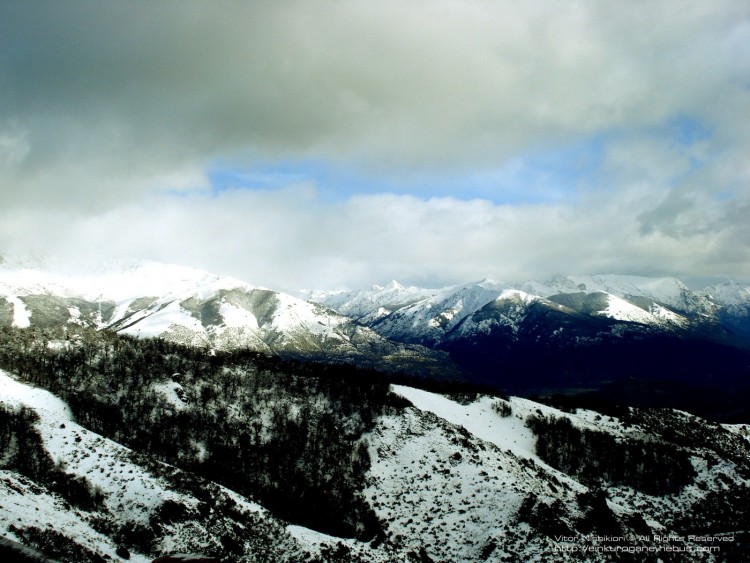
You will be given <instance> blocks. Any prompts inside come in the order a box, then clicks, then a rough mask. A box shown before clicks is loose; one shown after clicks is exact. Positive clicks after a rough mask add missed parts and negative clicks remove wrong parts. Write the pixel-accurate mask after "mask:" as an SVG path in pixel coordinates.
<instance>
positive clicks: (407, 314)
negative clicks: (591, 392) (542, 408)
mask: <svg viewBox="0 0 750 563" xmlns="http://www.w3.org/2000/svg"><path fill="white" fill-rule="evenodd" d="M399 287H400V286H399ZM520 287H521V289H513V288H509V287H507V286H504V285H502V284H497V283H490V282H481V283H478V284H467V285H464V286H453V287H449V288H445V289H442V290H431V293H428V292H425V296H424V297H423V298H422V299H421V300H418V301H416V302H410V303H409V304H406V305H404V306H401V307H398V308H395V309H394V310H392V311H389V310H388V309H387V308H384V307H383V306H382V305H381V303H380V302H378V301H377V299H376V297H377V295H375V294H373V293H372V292H363V294H364V295H366V296H367V298H366V299H364V298H361V296H359V295H357V294H355V293H350V294H347V297H346V299H347V300H344V301H341V297H342V296H341V295H339V296H337V299H338V301H333V300H331V301H330V303H331V304H332V305H335V306H337V307H340V310H348V309H347V308H348V307H349V304H350V303H356V304H357V307H358V309H357V314H358V315H359V316H360V318H362V319H371V318H372V319H375V320H373V321H371V322H369V326H371V327H372V328H373V330H376V331H378V332H379V333H380V334H382V335H383V336H386V337H387V338H390V339H393V340H399V341H402V342H408V343H418V344H422V345H426V346H429V347H432V348H434V349H437V350H444V351H447V352H448V353H449V354H450V356H451V358H452V359H453V360H455V361H456V362H457V364H458V365H459V366H460V367H461V369H462V370H463V371H464V374H465V376H466V377H467V378H468V379H469V380H471V381H475V382H479V383H482V384H487V385H490V386H493V387H495V388H500V389H505V390H509V391H513V392H516V393H526V394H528V393H540V392H541V393H550V392H555V391H559V392H571V391H572V392H580V391H581V390H588V389H603V387H604V386H607V385H610V384H612V383H617V382H621V381H624V380H629V379H633V378H635V379H638V380H646V381H652V382H662V383H665V384H667V383H670V384H673V385H675V386H687V387H686V389H685V391H684V392H683V391H680V393H683V394H682V395H679V394H678V393H675V394H673V396H671V397H670V396H663V395H661V393H662V391H661V390H660V391H658V393H657V394H653V395H651V396H647V395H648V389H646V388H644V387H643V386H641V387H639V389H641V391H642V392H643V391H644V390H645V392H646V394H645V395H643V399H644V404H659V403H660V401H661V404H663V405H664V406H679V407H682V408H686V407H687V405H689V404H692V403H694V401H691V400H690V398H689V396H688V395H687V393H690V392H691V391H690V389H692V392H693V393H696V392H697V393H702V392H705V391H710V393H709V395H713V394H715V393H714V392H718V394H719V395H721V397H719V396H716V397H713V396H712V400H713V403H712V404H710V405H708V404H707V405H706V408H705V409H701V411H700V412H702V413H704V414H709V413H715V415H716V416H724V415H726V416H730V415H729V414H728V413H727V412H722V403H725V402H726V399H727V398H728V397H729V396H731V395H732V394H739V395H742V396H744V395H743V394H747V393H749V392H750V380H748V377H747V376H748V368H747V366H748V365H750V322H749V321H748V319H750V302H748V301H746V298H747V296H748V295H750V293H749V292H747V290H746V288H743V287H742V286H739V285H737V284H734V285H732V284H729V285H723V286H720V287H719V286H717V287H714V288H713V289H711V288H708V289H706V290H704V291H691V290H690V289H688V288H687V286H685V284H683V283H682V282H680V281H679V280H676V279H674V278H645V277H637V276H617V275H605V276H569V277H562V276H557V277H555V278H553V279H552V280H549V281H547V282H527V283H525V284H522V285H521V286H520ZM398 291H399V290H398V287H396V286H393V287H391V289H390V290H389V291H388V292H387V293H388V299H389V300H390V301H392V302H397V301H398V295H397V294H398ZM403 295H404V297H405V296H406V295H409V296H411V297H414V296H418V295H420V292H419V291H418V290H416V289H415V288H409V290H408V291H406V290H405V289H404V293H403ZM326 302H329V301H326ZM364 303H370V304H371V305H372V307H373V310H371V313H372V314H370V315H369V316H368V314H367V312H366V311H365V310H364V309H363V308H362V307H361V306H362V305H363V304H364ZM374 307H377V308H378V309H377V311H378V314H377V315H376V314H374V311H375V309H374ZM384 311H385V312H384ZM739 395H738V396H739ZM727 404H728V403H727ZM691 408H692V407H691ZM732 409H734V406H732ZM731 416H734V415H731ZM742 416H745V415H742Z"/></svg>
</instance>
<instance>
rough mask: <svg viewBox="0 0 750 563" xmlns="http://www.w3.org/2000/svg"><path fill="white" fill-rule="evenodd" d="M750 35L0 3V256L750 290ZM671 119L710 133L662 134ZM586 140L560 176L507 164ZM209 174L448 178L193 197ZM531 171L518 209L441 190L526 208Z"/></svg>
mask: <svg viewBox="0 0 750 563" xmlns="http://www.w3.org/2000/svg"><path fill="white" fill-rule="evenodd" d="M748 30H750V13H749V12H748V10H747V7H746V6H744V5H743V3H741V2H739V3H738V2H736V1H735V0H717V1H715V2H705V1H704V0H673V1H669V0H667V1H662V2H658V3H654V2H648V1H633V2H601V1H597V0H573V1H571V2H566V3H564V4H560V3H551V2H547V1H541V0H539V1H532V2H526V3H523V4H521V3H518V2H495V1H483V0H472V1H468V2H466V1H462V2H459V1H453V0H438V1H434V0H429V1H428V0H414V1H409V2H400V1H399V2H396V1H385V2H367V1H356V0H355V1H353V2H336V1H327V0H309V1H291V2H270V1H269V2H266V1H260V2H249V3H235V2H226V3H219V4H215V3H210V4H209V3H204V2H197V1H196V2H193V1H183V2H158V3H153V2H134V3H127V4H124V3H98V4H94V3H90V2H75V1H73V2H66V3H64V4H49V5H46V6H45V10H38V9H36V7H35V6H34V5H33V4H30V3H21V2H18V3H3V4H2V6H0V52H2V53H3V54H4V56H3V58H2V59H0V84H2V85H3V87H2V88H0V124H6V125H7V124H12V127H9V126H6V127H5V128H4V129H0V209H1V211H0V215H2V218H3V224H2V226H0V244H1V245H2V246H3V247H5V249H6V250H7V249H11V250H13V249H15V250H17V251H24V250H34V249H35V250H37V251H43V252H49V253H62V254H68V255H76V254H86V255H95V256H96V255H101V256H104V255H110V256H115V255H127V256H138V255H142V256H148V257H151V258H154V259H160V260H169V261H178V262H185V263H188V264H194V265H200V266H204V267H208V268H211V269H216V270H220V271H226V272H228V273H235V274H237V275H242V276H243V277H246V278H247V279H248V281H251V282H253V283H267V284H275V285H283V286H287V287H291V288H294V287H298V286H303V285H304V286H314V285H327V286H331V285H341V284H347V285H366V284H369V283H372V282H376V281H387V278H389V277H399V278H401V279H403V280H405V281H408V280H409V279H413V280H417V279H419V281H422V282H425V283H428V282H429V280H435V281H436V282H437V281H463V280H465V279H472V278H477V277H482V276H493V277H497V278H500V279H517V278H519V277H532V276H537V275H545V274H547V273H552V272H556V271H562V272H570V271H579V272H580V271H588V272H593V271H596V272H606V271H617V272H623V271H629V272H633V273H635V272H641V273H649V272H656V271H659V272H664V273H675V274H681V273H683V272H684V273H688V274H691V275H737V276H744V277H747V276H750V272H748V270H747V266H746V264H748V263H749V261H748V260H746V258H747V255H746V254H747V253H746V251H745V250H744V248H747V247H748V246H749V245H748V244H747V243H748V242H750V236H748V233H747V227H745V226H744V225H745V223H746V222H747V221H746V218H745V217H744V216H742V214H740V213H738V212H737V210H741V209H747V204H748V201H749V200H750V194H749V193H748V185H749V184H748V178H749V177H750V174H749V173H748V168H747V162H749V161H750V158H748V153H747V148H746V147H747V146H750V145H749V143H750V138H749V137H748V129H747V126H746V124H745V120H743V119H742V117H743V116H745V115H748V114H750V90H748V84H750V64H748V62H747V61H748V60H750V57H748V56H747V55H748V47H747V44H748V42H747V41H746V39H747V37H748V33H749V32H748ZM680 118H686V119H689V120H690V122H691V123H696V124H699V125H700V127H702V128H704V129H705V131H706V132H707V133H706V137H705V138H704V139H701V140H700V142H682V141H681V140H680V139H676V138H675V137H674V136H670V134H667V133H664V131H663V128H664V127H665V126H666V125H667V124H669V123H670V122H672V121H673V120H675V119H680ZM598 136H599V137H602V138H604V139H606V142H604V143H603V147H602V148H601V151H602V154H601V158H600V161H599V160H597V158H598V157H597V158H593V159H592V160H593V164H591V165H590V166H591V168H592V170H591V171H589V172H592V174H591V175H590V176H588V177H586V178H584V179H583V180H581V181H580V182H578V181H577V180H575V179H574V180H575V181H571V182H569V183H565V182H563V180H565V178H562V177H559V176H555V174H554V173H551V174H549V175H548V172H549V171H547V170H545V169H539V170H528V172H527V171H526V169H525V168H523V166H526V165H528V163H529V162H531V160H530V159H529V156H528V155H530V154H539V152H540V151H542V152H545V151H546V152H548V153H549V152H554V151H560V152H561V154H566V153H565V151H566V149H567V148H568V147H570V146H574V145H576V144H581V143H584V145H585V142H586V141H587V140H589V139H592V138H596V137H598ZM222 159H226V160H227V161H231V162H235V163H238V165H242V164H247V165H248V167H250V168H252V166H253V165H254V164H255V163H257V162H259V161H261V162H264V163H267V162H281V163H288V162H295V161H300V160H308V161H315V162H322V163H324V164H325V165H326V166H330V167H331V168H333V169H335V168H336V167H337V166H345V167H346V168H347V170H360V171H361V173H362V176H363V177H368V178H372V177H377V176H378V175H381V176H382V177H383V178H386V179H391V180H394V182H392V183H391V185H398V181H399V180H402V181H403V182H402V183H403V184H404V185H406V186H407V187H408V185H409V179H410V178H413V177H427V178H429V177H435V178H439V177H441V174H445V175H446V177H451V178H456V179H458V180H457V181H456V183H455V185H454V186H452V187H451V188H450V190H446V189H442V190H441V191H440V195H441V196H444V197H439V198H433V199H430V198H429V197H428V196H424V193H420V194H419V196H420V197H409V196H408V195H405V194H403V193H401V194H376V193H372V190H371V189H370V190H369V191H368V192H367V194H365V193H364V192H362V193H361V194H360V195H356V194H357V193H358V188H357V186H356V185H352V186H349V187H347V189H346V192H345V193H346V195H342V196H341V197H339V198H338V200H336V201H328V200H327V199H325V200H324V199H323V198H318V197H317V196H316V195H315V191H314V189H313V188H311V187H310V186H309V185H305V181H306V179H305V178H301V179H299V182H301V183H300V184H299V185H296V186H295V187H290V188H288V189H286V190H283V189H282V190H279V191H273V192H262V191H252V190H244V191H227V192H222V193H221V194H219V195H213V196H212V195H211V192H210V189H209V188H210V185H209V184H210V182H209V179H208V178H207V171H208V169H209V167H210V165H211V163H214V162H216V161H217V160H222ZM514 163H521V164H520V165H519V166H521V168H520V170H522V171H523V173H518V174H515V175H514V174H513V173H512V171H513V170H514V166H515V164H514ZM696 163H698V164H699V165H696ZM542 164H543V163H542ZM537 166H541V165H539V164H537ZM542 168H543V167H542ZM497 171H506V172H507V173H506V174H505V175H504V176H502V174H501V176H502V178H499V180H498V181H497V182H496V183H495V184H493V183H492V178H493V173H496V172H497ZM553 172H554V171H553ZM532 177H533V178H538V179H539V185H538V186H534V187H533V189H534V190H536V191H535V193H534V197H529V198H527V199H526V200H527V201H537V202H538V203H537V204H536V205H516V206H511V205H499V204H493V203H490V202H489V201H480V200H470V201H466V200H467V198H468V197H469V196H467V194H468V193H471V192H469V191H468V190H469V187H468V186H466V187H465V186H463V185H462V184H461V181H460V179H461V178H484V179H486V180H483V181H484V182H485V184H486V185H485V186H484V187H483V190H484V191H483V192H482V195H483V196H485V197H487V198H488V199H492V200H493V201H524V197H522V195H523V193H524V190H526V189H530V188H528V187H527V186H523V185H510V184H513V183H514V180H515V183H516V184H519V183H521V182H523V180H524V179H525V178H532ZM558 179H559V180H560V184H561V186H562V187H557V188H556V186H555V182H556V181H557V180H558ZM468 183H470V182H468ZM468 183H467V184H468ZM317 187H318V188H319V189H320V190H321V193H322V192H323V191H324V187H325V186H317ZM493 190H494V192H498V193H493ZM407 191H408V189H407ZM505 191H507V195H508V196H509V197H503V195H504V193H505ZM449 192H450V193H451V195H450V197H449V196H446V195H445V194H446V193H449ZM351 194H355V195H354V196H351ZM473 195H476V194H473ZM332 199H334V200H335V199H336V198H332ZM545 202H546V203H545ZM738 246H739V248H738Z"/></svg>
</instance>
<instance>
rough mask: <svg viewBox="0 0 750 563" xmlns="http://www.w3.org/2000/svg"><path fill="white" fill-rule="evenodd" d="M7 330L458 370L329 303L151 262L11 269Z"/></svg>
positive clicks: (6, 281)
mask: <svg viewBox="0 0 750 563" xmlns="http://www.w3.org/2000/svg"><path fill="white" fill-rule="evenodd" d="M0 323H4V324H10V325H12V326H17V327H27V326H30V325H34V326H37V327H50V326H63V325H66V324H77V325H81V326H87V327H91V328H96V329H109V330H114V331H116V332H118V333H120V334H127V335H132V336H136V337H157V336H158V337H161V338H164V339H167V340H170V341H173V342H177V343H181V344H186V345H190V346H198V347H202V348H206V349H213V350H234V349H250V350H255V351H258V352H263V353H268V354H279V355H283V356H285V357H297V358H301V359H315V360H322V361H329V362H339V363H341V362H349V363H356V364H358V365H373V366H374V365H377V366H379V367H381V368H384V369H386V370H389V369H390V370H402V369H403V370H406V371H417V372H419V371H425V372H433V373H437V372H438V371H443V370H444V368H445V366H446V364H449V363H450V362H449V360H448V359H447V358H446V357H445V355H444V354H439V353H436V352H434V351H431V350H427V349H424V348H421V347H418V346H413V345H409V344H404V343H395V342H391V341H389V340H388V339H387V338H385V337H383V336H381V335H380V334H378V333H376V332H375V331H373V330H371V329H369V328H367V327H365V326H363V325H361V324H359V323H356V322H352V320H351V319H349V318H348V317H346V316H344V315H342V314H339V313H336V312H334V311H333V310H332V309H330V308H327V307H325V306H322V305H320V304H316V303H312V302H309V301H305V300H302V299H299V298H296V297H293V296H291V295H287V294H283V293H278V292H274V291H271V290H269V289H265V288H262V287H256V286H253V285H250V284H248V283H246V282H243V281H240V280H237V279H234V278H229V277H222V276H217V275H214V274H211V273H209V272H205V271H202V270H197V269H193V268H186V267H181V266H175V265H167V264H159V263H149V262H139V263H131V264H123V263H114V264H109V265H106V266H103V267H100V268H99V270H98V271H96V272H94V273H88V274H85V275H81V274H76V275H69V274H56V273H50V272H47V271H44V270H40V269H29V268H23V269H8V268H7V267H6V268H4V269H1V270H0Z"/></svg>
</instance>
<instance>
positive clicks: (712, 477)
mask: <svg viewBox="0 0 750 563" xmlns="http://www.w3.org/2000/svg"><path fill="white" fill-rule="evenodd" d="M40 336H41V335H39V334H38V333H37V335H33V333H32V332H30V331H28V330H23V329H14V330H11V331H10V333H9V334H6V335H4V337H3V338H4V340H3V343H2V346H0V352H2V354H0V360H1V361H2V362H3V363H4V365H8V364H14V365H15V366H16V369H18V370H19V371H20V372H23V374H24V375H23V376H20V375H19V376H14V377H11V376H9V375H8V374H7V373H3V374H0V377H1V378H2V381H0V383H2V384H1V385H0V406H1V407H2V411H1V412H2V413H3V415H2V419H0V422H1V423H2V424H1V425H0V441H1V442H2V443H1V444H0V445H2V448H0V451H2V452H3V455H2V456H0V457H1V461H2V464H1V465H0V487H2V488H3V489H2V490H3V492H4V493H5V494H3V495H1V496H0V536H3V537H6V538H8V539H11V540H14V541H18V542H20V543H22V544H24V545H27V546H31V547H34V548H35V549H37V550H39V551H42V552H43V553H45V554H47V555H49V556H52V557H56V558H58V559H59V560H61V561H75V562H80V561H98V560H99V559H97V557H104V556H107V557H109V558H110V559H111V560H114V561H119V560H123V559H124V555H123V554H125V553H126V551H124V550H127V556H128V557H129V558H130V560H135V561H150V560H151V559H152V558H153V557H156V556H158V555H162V554H164V553H174V552H194V553H202V554H204V555H209V556H212V557H216V558H218V559H220V560H222V561H270V560H273V561H316V560H317V561H331V562H333V561H361V562H369V561H372V562H384V561H388V562H398V561H404V562H407V561H455V562H457V563H459V562H466V563H469V562H472V563H473V562H475V561H518V560H523V561H533V560H544V561H549V560H553V561H580V560H581V559H582V555H581V552H580V551H578V552H576V551H575V550H574V549H573V548H575V547H576V546H577V547H578V548H579V549H581V548H582V547H585V548H586V549H591V550H592V551H590V552H586V554H585V557H584V559H585V560H587V561H610V560H612V558H613V555H612V554H613V553H615V551H607V550H616V549H618V546H620V547H619V549H622V548H623V547H627V548H628V549H629V550H630V554H636V556H635V560H648V559H644V558H643V557H641V556H639V555H638V554H641V555H643V554H648V553H649V552H648V551H647V550H648V549H651V550H658V551H651V554H652V555H653V554H656V555H658V557H659V558H661V560H662V561H682V560H684V554H685V551H686V550H693V551H692V552H691V553H694V555H695V558H694V559H695V560H698V561H701V560H702V561H723V560H736V559H737V556H738V555H739V554H741V553H742V549H743V545H744V544H743V542H744V541H745V539H746V536H745V535H744V534H745V532H743V530H747V529H748V525H750V513H748V510H747V506H749V505H750V504H748V501H750V489H749V487H750V464H749V463H748V459H750V442H749V441H748V440H747V429H746V427H744V426H743V427H730V426H726V427H725V426H721V425H718V424H715V423H709V422H706V421H704V420H702V419H700V418H697V417H694V416H691V415H687V414H685V413H681V412H676V411H642V410H638V409H622V410H621V411H619V412H617V413H610V414H605V413H597V412H594V411H590V410H578V411H576V412H563V411H561V410H558V409H556V408H552V407H549V406H545V405H542V404H539V403H535V402H533V401H530V400H526V399H520V398H515V397H508V398H500V397H493V396H486V395H477V394H464V395H454V396H443V395H439V394H436V393H432V392H428V391H424V390H419V389H415V388H412V387H406V386H392V387H390V388H389V387H388V386H387V385H385V384H383V383H382V382H377V381H373V382H370V383H368V382H366V381H365V379H364V378H362V377H354V378H352V377H348V376H347V375H346V374H343V373H335V372H332V371H331V370H332V369H333V368H331V367H330V366H329V367H327V368H325V371H322V372H319V371H315V370H312V371H311V368H310V367H309V366H308V367H304V366H299V365H294V364H284V363H283V362H281V363H280V362H279V361H278V360H272V359H269V358H263V357H262V356H258V357H254V356H248V355H234V356H226V355H223V354H218V355H216V356H213V357H212V358H211V359H210V360H209V359H208V358H206V357H205V356H202V355H200V354H199V353H197V352H196V351H194V350H190V349H188V348H181V347H178V346H174V345H170V344H166V343H161V344H159V343H158V342H154V341H139V340H134V339H130V338H123V337H116V336H113V335H104V334H101V333H94V332H85V331H84V332H81V333H80V338H74V339H72V340H71V341H69V343H68V344H65V345H63V343H57V341H54V340H49V339H47V340H44V339H39V337H40ZM50 344H53V345H52V346H50ZM41 350H46V352H45V353H44V354H40V353H39V352H40V351H41ZM146 359H147V361H145V360H146ZM143 365H147V366H149V369H148V370H145V371H144V370H143V369H142V366H143ZM30 380H34V381H36V382H37V385H39V386H44V387H46V388H47V389H51V390H54V391H55V394H54V395H53V394H51V393H50V392H49V391H48V390H43V389H41V388H40V387H32V386H30V384H29V381H30ZM62 398H65V400H64V401H63V400H62ZM72 418H75V419H76V421H74V420H72ZM113 440H123V441H127V442H128V444H129V445H128V447H124V446H123V445H121V444H118V443H115V441H113ZM156 460H159V461H158V462H157V461H156ZM164 462H168V464H165V463H164ZM264 464H265V465H264ZM176 466H179V467H181V469H177V468H176ZM199 475H200V476H199ZM255 477H257V480H256V483H255V484H253V483H252V480H253V479H254V478H255ZM218 483H221V484H218ZM61 484H62V487H61V486H60V485H61ZM347 490H348V491H349V492H346V491H347ZM342 492H343V494H342ZM250 496H252V497H253V498H254V500H250ZM284 499H286V500H284ZM347 499H348V500H347ZM324 501H325V502H327V503H328V507H327V508H326V507H325V506H324V505H323V502H324ZM281 515H283V518H284V519H285V520H287V522H284V521H282V520H281V519H280V516H281ZM19 518H21V523H19V520H18V519H19ZM337 519H338V523H336V520H337ZM289 520H291V521H292V522H294V524H289V523H288V521H289ZM301 521H305V522H307V523H308V524H307V525H305V524H302V523H301ZM56 522H58V523H59V522H61V523H63V524H65V523H67V522H69V523H70V524H69V525H63V526H56V525H55V523H56ZM311 528H318V529H317V530H313V529H311ZM321 528H326V529H327V530H328V532H325V531H323V530H322V529H321ZM133 530H135V531H136V533H132V531H133ZM331 534H333V535H331ZM689 535H692V536H701V537H704V536H710V537H716V538H720V537H725V538H727V539H726V541H724V540H718V539H717V540H711V543H707V541H706V540H701V539H688V537H689ZM336 536H338V537H336ZM655 536H659V537H683V538H684V539H683V540H656V539H655ZM612 538H615V539H612ZM719 541H722V542H724V543H721V544H718V546H719V547H720V549H719V550H718V551H705V552H703V551H698V550H699V549H700V548H704V547H706V546H707V545H709V546H710V547H716V544H717V543H718V542H719ZM667 546H668V547H669V548H670V550H669V551H667V550H666V547H667ZM673 550H674V551H673ZM118 551H119V553H118ZM652 555H649V556H652Z"/></svg>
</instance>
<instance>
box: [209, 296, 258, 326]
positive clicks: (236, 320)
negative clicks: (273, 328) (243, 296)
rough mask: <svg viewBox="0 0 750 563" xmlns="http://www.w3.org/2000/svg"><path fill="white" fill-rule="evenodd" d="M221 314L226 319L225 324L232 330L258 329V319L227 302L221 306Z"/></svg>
mask: <svg viewBox="0 0 750 563" xmlns="http://www.w3.org/2000/svg"><path fill="white" fill-rule="evenodd" d="M219 314H220V315H221V317H222V318H223V319H224V324H225V325H226V326H227V327H230V328H246V329H253V330H254V329H258V327H259V325H258V319H257V317H256V316H255V315H253V314H252V313H251V312H250V311H248V310H247V309H244V308H242V307H238V306H237V305H233V304H231V303H227V302H226V301H222V302H221V304H220V305H219Z"/></svg>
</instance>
